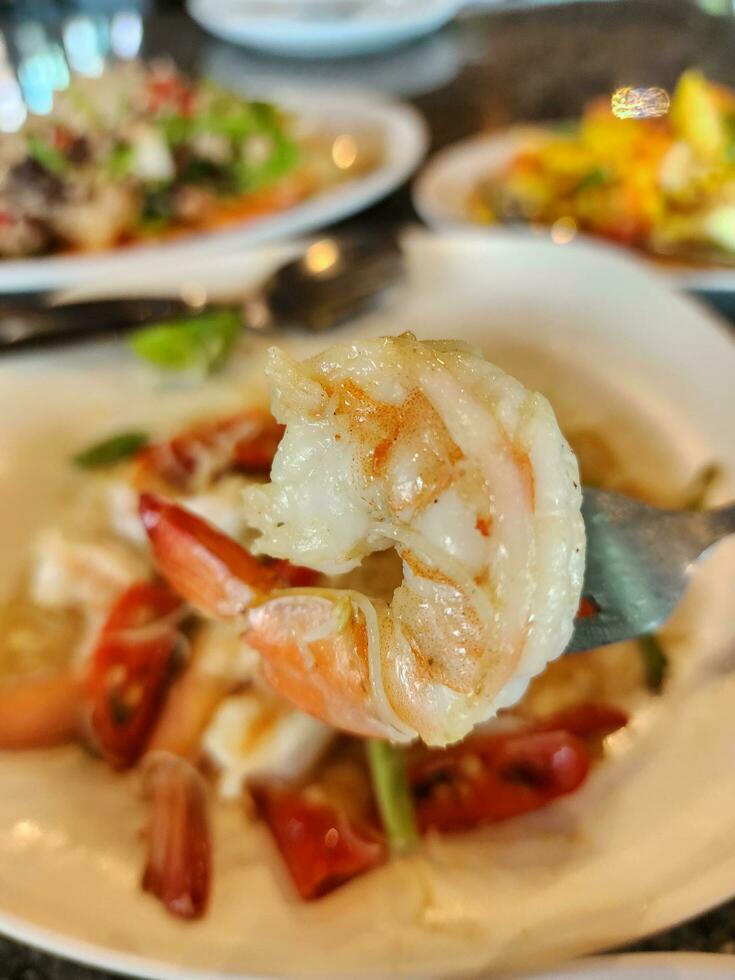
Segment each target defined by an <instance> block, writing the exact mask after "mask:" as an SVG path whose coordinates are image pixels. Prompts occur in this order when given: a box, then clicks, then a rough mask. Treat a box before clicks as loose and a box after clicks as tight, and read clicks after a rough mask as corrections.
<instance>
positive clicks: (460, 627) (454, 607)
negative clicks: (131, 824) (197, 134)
mask: <svg viewBox="0 0 735 980" xmlns="http://www.w3.org/2000/svg"><path fill="white" fill-rule="evenodd" d="M268 371H269V375H270V378H271V381H272V384H273V388H274V397H273V408H274V414H275V416H276V418H277V419H278V421H279V422H282V423H285V425H286V433H285V436H284V437H283V440H282V442H281V443H280V445H279V448H278V451H277V453H276V456H275V459H274V463H273V468H272V471H271V480H272V482H271V483H269V484H266V485H261V486H253V487H250V488H248V490H247V491H246V494H245V508H246V516H247V517H248V519H249V522H250V523H251V524H252V526H253V527H255V528H256V529H257V530H258V531H260V538H259V540H258V541H257V542H256V546H257V549H258V550H259V551H261V552H264V553H266V554H268V555H271V556H273V557H277V558H287V559H289V560H292V561H297V562H299V563H300V564H304V565H307V566H309V567H311V568H315V569H317V570H319V571H321V572H323V573H326V574H329V575H338V574H341V573H344V572H348V571H350V570H351V569H353V568H355V567H356V566H357V565H359V564H360V562H361V561H362V560H363V559H364V558H365V557H367V556H368V555H369V554H371V553H372V552H375V551H379V550H386V549H389V548H395V549H396V552H397V553H398V555H399V557H400V559H401V561H402V566H403V576H404V577H403V582H402V584H401V585H400V586H399V587H398V588H397V589H396V591H395V592H394V594H393V597H392V599H391V601H390V602H389V603H388V602H385V601H383V600H381V599H377V598H375V597H373V598H371V597H369V596H366V595H364V594H361V593H359V592H356V591H354V590H340V589H338V588H331V589H323V588H318V589H304V588H302V589H290V590H284V591H279V592H278V593H276V594H271V595H270V597H268V592H269V590H272V588H273V583H272V581H268V579H267V576H264V575H263V574H262V571H260V570H259V569H258V567H257V565H256V564H253V559H252V558H251V557H250V556H249V555H248V554H247V552H243V554H242V555H239V556H237V557H236V556H235V555H234V554H233V552H232V544H233V542H229V541H226V539H225V540H224V541H220V540H217V539H219V538H221V535H218V532H214V531H213V529H211V528H209V527H207V526H206V525H205V526H204V528H205V530H204V533H203V534H200V533H199V532H198V531H197V530H196V529H195V528H194V526H193V525H192V524H191V522H190V521H188V518H189V517H190V515H186V518H187V519H186V520H183V521H179V520H178V517H177V516H176V515H172V514H171V513H169V515H168V516H169V517H174V519H173V520H171V521H168V522H167V521H165V520H163V521H162V520H161V517H162V511H161V509H160V506H159V509H158V511H157V513H156V514H155V515H153V516H151V515H149V517H148V519H147V520H146V514H145V505H144V508H143V512H144V521H145V523H146V525H147V527H148V530H149V534H150V535H151V540H152V543H153V551H154V555H155V557H156V559H157V561H158V563H159V566H160V567H161V569H162V571H163V572H164V574H173V575H174V576H175V577H176V579H177V588H179V589H181V587H182V576H183V577H185V578H187V579H188V583H185V584H187V585H190V586H191V588H190V589H188V591H186V592H185V594H186V595H187V598H188V599H189V600H190V601H192V602H194V603H195V604H198V605H199V606H200V607H204V608H205V609H208V610H209V611H210V612H215V614H218V615H222V614H225V615H233V614H243V613H244V614H246V615H245V626H246V632H245V637H246V640H247V642H248V643H249V644H250V645H251V646H253V647H255V649H257V650H258V651H259V652H260V653H261V655H262V657H263V660H264V670H265V674H266V677H267V679H268V680H269V682H270V683H271V685H272V686H273V687H274V688H275V690H276V691H277V692H278V693H279V694H281V695H282V696H284V697H286V698H287V699H289V700H291V701H292V702H293V703H294V704H296V705H297V706H298V707H300V708H302V709H303V710H305V711H307V712H309V713H311V714H313V715H316V716H317V717H319V718H321V719H323V720H325V721H327V722H328V723H330V724H332V725H334V726H335V727H338V728H343V729H346V730H348V731H353V732H355V733H358V734H363V735H374V736H379V737H384V738H390V739H393V740H397V741H407V740H410V739H412V738H415V737H416V736H417V735H418V736H420V737H421V738H422V739H423V740H424V741H426V742H427V743H429V744H436V745H442V744H446V743H448V742H452V741H456V740H458V739H460V738H462V737H463V736H464V735H466V734H467V732H468V731H470V729H471V728H472V727H473V726H474V725H475V724H477V723H479V722H481V721H484V720H486V719H487V718H489V717H491V716H492V715H493V714H494V713H495V712H496V711H497V710H498V709H499V708H502V707H505V706H507V705H509V704H512V703H514V702H515V701H517V700H518V698H519V697H520V696H521V694H522V693H523V691H524V690H525V688H526V686H527V684H528V682H529V680H530V679H531V677H532V676H534V675H535V674H537V673H539V672H540V671H541V670H542V669H543V667H544V666H545V665H546V663H547V662H548V661H549V660H552V659H554V658H555V657H556V656H558V655H559V654H560V653H561V652H562V651H563V649H564V647H565V645H566V643H567V642H568V639H569V637H570V635H571V631H572V624H573V620H574V616H575V612H576V610H577V607H578V604H579V597H580V592H581V585H582V573H583V568H584V526H583V522H582V517H581V513H580V505H581V491H580V488H579V475H578V469H577V464H576V460H575V458H574V456H573V454H572V452H571V450H570V449H569V446H568V445H567V443H566V441H565V439H564V437H563V436H562V434H561V432H560V430H559V428H558V425H557V423H556V419H555V417H554V414H553V412H552V410H551V408H550V406H549V404H548V402H547V401H546V400H545V399H544V398H543V397H542V396H541V395H538V394H534V393H531V392H528V391H526V390H525V389H524V388H523V387H522V385H521V384H520V383H519V382H517V381H515V380H514V379H512V378H510V377H508V375H506V374H504V373H503V372H502V371H501V370H500V369H498V368H496V367H494V366H493V365H492V364H489V363H488V362H487V361H486V360H484V358H483V357H482V356H481V355H480V354H478V353H477V352H475V351H473V350H471V349H469V348H466V347H464V346H461V345H458V344H454V343H449V342H435V343H421V342H418V341H416V340H415V338H414V337H413V336H411V335H409V334H405V335H403V336H401V337H397V338H384V339H381V340H374V341H368V342H364V343H360V344H354V345H344V346H338V347H334V348H331V349H330V350H328V351H326V352H325V353H324V354H322V355H320V356H318V357H316V358H313V359H311V360H310V361H306V362H304V363H301V364H297V363H295V362H294V361H292V360H291V359H290V358H288V357H287V356H286V355H285V354H283V353H282V352H280V351H278V350H273V351H272V352H271V357H270V364H269V369H268ZM149 504H150V502H149ZM164 506H165V505H164ZM154 510H155V507H154ZM164 516H165V515H164ZM187 521H188V523H187ZM213 534H214V535H215V537H214V538H213V537H212V535H213ZM174 555H175V556H176V560H175V561H172V560H171V559H172V557H173V556H174ZM245 556H247V559H249V560H246V558H245ZM182 562H187V563H190V564H189V567H188V569H187V570H186V571H185V572H184V570H183V569H182V564H181V563H182ZM174 566H178V567H174ZM197 591H199V593H200V595H197V594H196V593H197ZM192 593H195V594H192Z"/></svg>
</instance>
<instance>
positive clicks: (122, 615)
mask: <svg viewBox="0 0 735 980" xmlns="http://www.w3.org/2000/svg"><path fill="white" fill-rule="evenodd" d="M183 612H184V604H183V602H182V601H181V599H180V598H179V597H178V596H177V595H175V594H174V593H173V592H172V591H171V590H170V589H169V588H168V586H166V585H164V584H163V583H150V582H140V583H137V584H135V585H133V586H131V587H130V588H129V589H128V590H127V591H126V592H125V593H124V594H123V595H122V596H121V598H120V599H119V600H118V601H117V603H116V604H115V605H114V606H113V608H112V610H111V612H110V614H109V616H108V618H107V621H106V623H105V625H104V626H103V627H102V631H101V633H100V637H99V640H98V642H97V646H96V647H95V650H94V652H93V654H92V659H91V664H90V671H89V678H88V681H87V691H86V699H87V705H88V713H87V715H88V727H89V734H90V738H91V740H92V744H93V746H94V748H96V750H97V751H98V752H99V753H100V755H102V756H103V757H104V758H105V759H106V760H107V761H108V762H109V763H110V764H111V765H113V766H115V768H118V769H125V768H127V767H128V766H131V765H133V764H134V763H135V762H136V761H137V760H138V758H139V757H140V755H141V753H142V752H143V750H144V748H145V745H146V741H147V739H148V736H149V735H150V733H151V730H152V728H153V725H154V724H155V721H156V719H157V717H158V713H159V711H160V709H161V706H162V704H163V699H164V696H165V693H166V689H167V687H168V684H169V682H170V680H171V678H172V672H173V671H172V668H173V662H174V657H175V654H176V650H177V646H178V642H179V633H178V628H177V625H178V616H177V614H183Z"/></svg>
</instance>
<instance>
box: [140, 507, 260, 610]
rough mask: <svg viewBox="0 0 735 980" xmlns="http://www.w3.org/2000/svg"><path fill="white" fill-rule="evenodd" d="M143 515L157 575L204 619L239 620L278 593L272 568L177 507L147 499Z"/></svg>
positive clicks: (230, 539)
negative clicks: (261, 601)
mask: <svg viewBox="0 0 735 980" xmlns="http://www.w3.org/2000/svg"><path fill="white" fill-rule="evenodd" d="M139 513H140V517H141V520H142V522H143V526H144V528H145V530H146V533H147V534H148V539H149V541H150V544H151V550H152V552H153V559H154V561H155V563H156V566H157V567H158V570H159V572H160V573H161V575H163V577H164V578H165V579H166V581H167V582H168V583H169V584H170V585H171V587H172V588H173V589H174V591H175V592H177V593H178V594H179V595H180V596H182V597H183V598H184V599H186V600H187V602H189V603H191V605H192V606H194V607H195V608H196V609H198V610H199V611H200V612H201V613H203V614H204V615H206V616H212V617H217V618H229V617H232V616H237V615H239V614H240V613H242V612H244V611H245V610H246V609H248V608H249V607H250V606H251V605H252V604H253V602H254V601H256V600H257V599H259V598H261V597H262V596H264V595H266V594H267V593H268V592H270V591H271V590H272V589H273V588H275V587H276V585H277V582H278V579H277V576H276V574H275V572H274V571H273V570H272V569H271V568H269V567H268V566H267V565H264V564H263V563H262V562H260V561H258V559H257V558H254V557H253V555H251V554H250V552H249V551H247V550H246V549H245V548H243V547H242V546H241V545H239V544H238V543H237V542H236V541H233V539H232V538H229V537H227V535H225V534H222V532H221V531H218V530H217V529H216V528H214V527H212V525H211V524H208V523H207V522H206V521H204V520H202V518H200V517H197V516H196V515H195V514H192V513H191V512H190V511H188V510H186V509H185V508H183V507H179V506H178V504H174V503H171V502H170V501H168V500H164V499H163V498H161V497H157V496H155V495H154V494H151V493H143V494H141V496H140V504H139Z"/></svg>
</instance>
